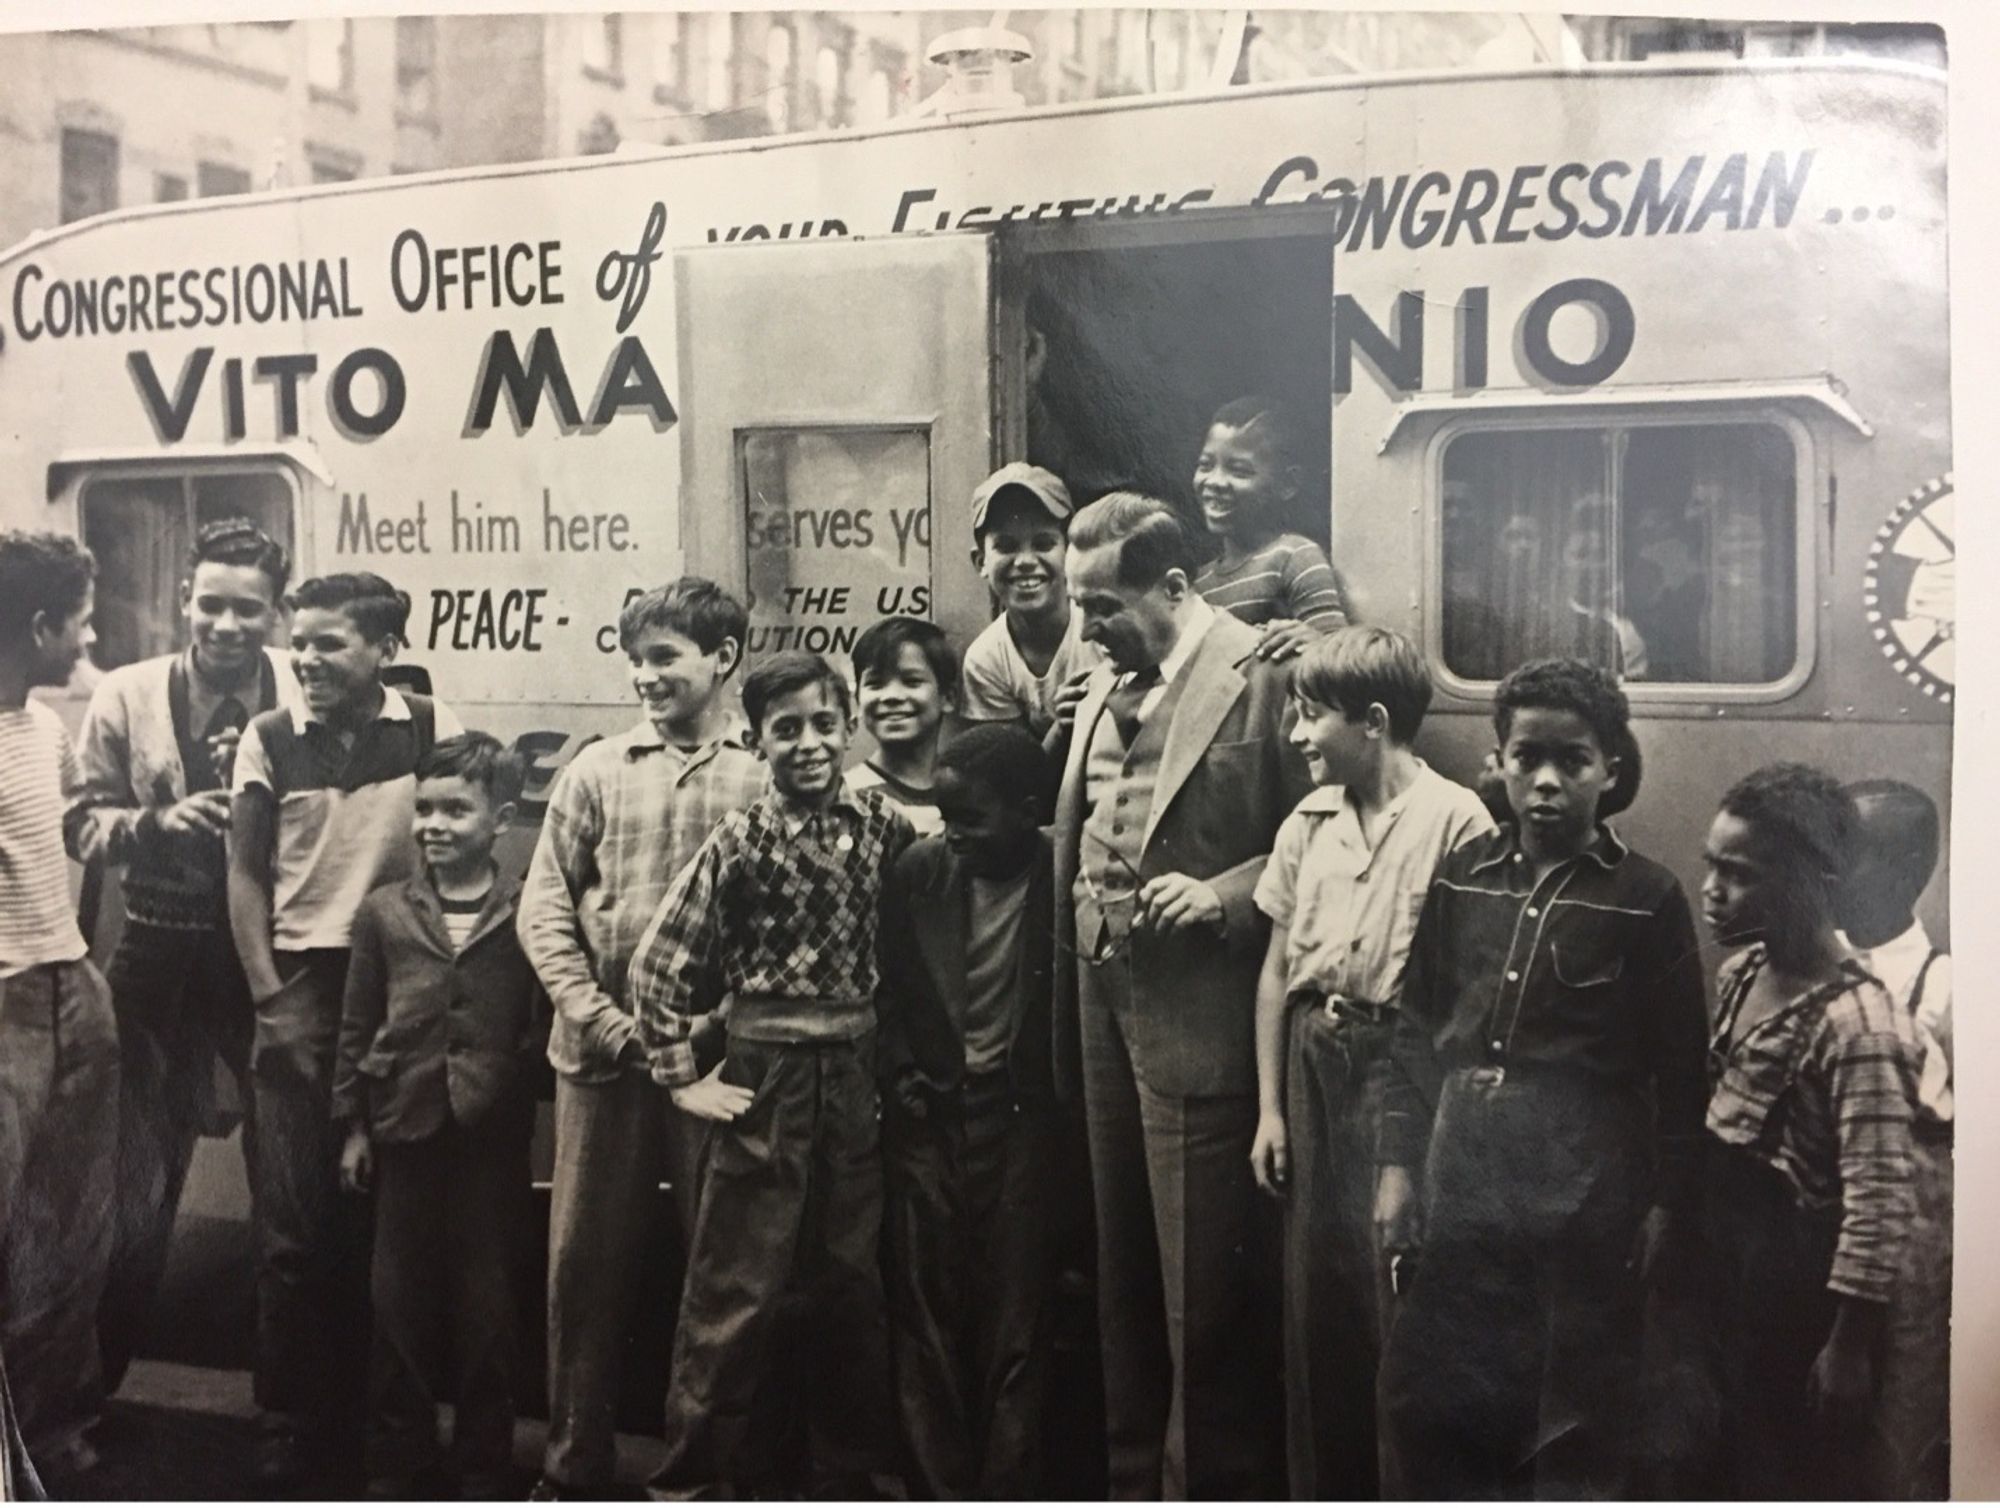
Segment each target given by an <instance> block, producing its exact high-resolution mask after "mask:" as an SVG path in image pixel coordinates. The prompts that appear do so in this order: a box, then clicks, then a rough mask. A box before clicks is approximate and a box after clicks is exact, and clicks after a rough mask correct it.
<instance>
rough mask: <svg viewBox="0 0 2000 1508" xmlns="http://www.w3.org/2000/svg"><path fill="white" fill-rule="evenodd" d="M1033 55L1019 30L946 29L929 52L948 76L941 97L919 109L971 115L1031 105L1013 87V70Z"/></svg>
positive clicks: (924, 103)
mask: <svg viewBox="0 0 2000 1508" xmlns="http://www.w3.org/2000/svg"><path fill="white" fill-rule="evenodd" d="M1034 55H1035V49H1034V46H1033V44H1031V43H1030V42H1029V41H1028V39H1027V38H1026V37H1024V36H1022V35H1021V34H1020V33H1019V32H1015V31H1008V30H1007V29H1006V28H1005V27H1002V26H968V27H965V28H964V29H962V30H960V31H948V32H946V33H945V34H944V35H943V36H941V37H939V38H938V39H937V40H936V41H935V42H933V43H931V46H930V51H929V52H928V53H927V54H926V56H927V57H929V59H930V60H931V61H932V62H933V63H935V64H937V65H938V66H939V67H940V68H942V69H944V70H945V72H946V73H947V74H949V75H950V77H949V78H947V79H946V81H945V85H944V87H943V88H942V89H940V90H938V92H937V93H935V94H933V95H932V96H930V98H928V99H926V100H925V101H924V102H923V104H921V105H919V106H918V107H917V110H918V113H919V114H924V115H970V114H973V113H975V112H978V111H983V110H1019V109H1021V108H1023V107H1024V106H1025V105H1026V104H1027V101H1026V100H1024V99H1022V98H1021V95H1020V93H1019V91H1017V90H1016V89H1015V88H1014V66H1015V64H1017V63H1025V62H1027V61H1028V60H1029V59H1031V58H1033V57H1034Z"/></svg>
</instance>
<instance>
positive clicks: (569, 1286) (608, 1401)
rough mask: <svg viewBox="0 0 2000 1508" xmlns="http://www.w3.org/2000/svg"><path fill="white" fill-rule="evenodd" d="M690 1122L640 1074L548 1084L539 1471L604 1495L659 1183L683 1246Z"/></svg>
mask: <svg viewBox="0 0 2000 1508" xmlns="http://www.w3.org/2000/svg"><path fill="white" fill-rule="evenodd" d="M702 1135H703V1133H702V1131H701V1129H700V1123H699V1122H697V1121H694V1120H693V1119H692V1118H691V1117H689V1116H687V1115H685V1114H683V1113H682V1112H681V1111H679V1110H677V1109H676V1108H675V1107H674V1104H673V1102H672V1101H671V1100H670V1099H669V1098H668V1097H667V1092H666V1090H664V1089H662V1088H660V1086H659V1085H657V1084H655V1083H654V1082H653V1081H652V1080H651V1079H650V1078H648V1077H647V1076H646V1075H645V1074H644V1073H643V1072H634V1073H626V1074H624V1075H622V1076H621V1077H619V1078H617V1079H614V1080H612V1081H611V1082H609V1083H604V1084H580V1083H577V1082H576V1081H574V1080H572V1079H567V1078H558V1079H557V1080H556V1107H555V1138H556V1165H555V1186H554V1188H553V1189H552V1191H551V1193H550V1202H549V1315H548V1325H549V1437H548V1445H547V1448H546V1450H545V1451H544V1453H543V1457H542V1470H543V1473H544V1474H545V1475H546V1476H548V1477H549V1478H550V1479H551V1480H553V1481H557V1482H561V1483H563V1484H564V1485H566V1486H569V1487H574V1488H605V1487H609V1486H610V1485H611V1479H612V1465H613V1460H614V1453H615V1432H616V1429H617V1418H618V1385H619V1379H620V1376H621V1374H622V1371H623V1368H622V1365H621V1364H622V1361H623V1358H624V1354H625V1346H626V1341H627V1338H628V1336H629V1335H630V1334H631V1330H632V1314H633V1309H634V1306H635V1304H636V1302H637V1294H638V1292H639V1289H640V1286H641V1272H640V1263H641V1262H642V1261H643V1260H644V1258H645V1252H644V1250H643V1247H644V1244H645V1239H646V1236H647V1233H648V1231H649V1230H650V1229H651V1227H652V1211H653V1201H654V1196H655V1193H656V1191H657V1190H658V1188H659V1185H660V1184H661V1182H663V1181H665V1182H668V1183H670V1184H671V1185H672V1186H673V1193H674V1210H675V1213H676V1215H677V1216H678V1217H679V1220H680V1226H681V1236H680V1239H681V1242H682V1245H683V1247H685V1245H686V1242H687V1233H688V1232H690V1231H692V1230H693V1228H694V1213H695V1190H696V1184H697V1179H696V1173H697V1166H698V1160H699V1147H700V1142H701V1137H702Z"/></svg>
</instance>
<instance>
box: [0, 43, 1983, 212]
mask: <svg viewBox="0 0 2000 1508" xmlns="http://www.w3.org/2000/svg"><path fill="white" fill-rule="evenodd" d="M985 19H986V17H985V16H984V14H982V13H979V12H966V11H738V12H730V13H720V14H717V13H702V14H687V13H681V12H671V11H650V12H649V11H638V12H624V13H615V14H582V13H563V14H534V15H497V16H403V17H375V18H362V19H353V20H338V19H316V20H305V21H280V22H244V23H233V24H214V25H178V26H157V27H145V28H139V29H133V30H126V31H69V32H42V33H18V34H11V35H0V85H4V87H0V246H8V245H12V244H13V243H14V242H16V241H18V240H20V239H21V238H23V237H24V236H27V235H29V234H30V233H32V232H34V231H36V230H40V229H45V228H48V227H51V226H55V225H59V224H63V223H66V222H68V221H70V220H75V219H80V218H82V217H83V216H85V215H90V214H96V213H99V212H100V211H103V210H106V209H114V208H118V207H120V206H129V205H138V204H150V203H155V202H161V201H170V200H176V199H185V198H190V197H206V196H209V195H214V194H230V193H243V192H246V191H248V190H250V189H252V188H264V187H269V186H271V185H273V184H299V183H321V182H335V181H340V180H345V179H350V178H360V177H370V176H379V175H383V174H391V173H411V172H423V171H428V170H432V169H439V168H453V167H466V166H473V165H477V164H483V163H496V162H523V161H533V160H537V159H544V158H557V157H571V156H577V155H581V154H588V153H596V152H611V151H619V150H635V149H643V148H648V147H658V146H663V145H665V146H671V145H678V144H683V143H688V142H698V141H709V140H717V139H724V138H733V137H744V136H760V135H766V134H770V133H772V132H785V131H812V130H840V129H848V128H853V127H860V126H868V125H873V124H876V123H879V122H881V121H885V120H889V119H891V118H894V117H898V116H904V115H908V114H910V113H911V112H912V111H916V110H920V109H922V108H923V107H924V102H925V101H926V100H927V99H929V98H930V97H931V96H932V95H933V94H935V93H936V92H937V91H938V90H939V89H941V88H942V87H943V86H944V84H945V73H944V71H943V70H942V69H941V68H939V67H937V66H935V65H933V64H931V63H929V62H928V61H926V51H927V49H928V48H929V46H930V44H931V43H933V42H934V41H936V40H937V38H938V37H939V36H941V35H942V34H944V33H946V32H951V31H956V30H960V29H962V28H964V27H966V26H967V25H968V24H978V23H979V22H982V21H983V20H985ZM1005 24H1006V26H1007V27H1008V29H1010V30H1012V31H1015V32H1017V33H1019V34H1021V35H1022V36H1024V37H1026V38H1027V39H1028V41H1029V43H1030V45H1031V46H1032V48H1033V50H1034V56H1033V58H1032V59H1031V60H1030V61H1028V62H1025V63H1023V64H1021V65H1019V66H1018V67H1017V68H1016V69H1015V72H1014V78H1013V85H1014V89H1015V90H1016V91H1017V92H1018V93H1019V95H1020V97H1021V98H1022V99H1023V100H1024V101H1025V102H1026V103H1028V104H1045V103H1050V102H1058V101H1069V100H1088V99H1100V98H1108V97H1113V96H1119V95H1132V94H1143V93H1152V92H1173V91H1179V90H1184V89H1203V88H1211V87H1218V86H1221V85H1222V84H1223V83H1225V82H1226V81H1234V82H1236V83H1246V82H1255V83H1262V82H1267V81H1271V80H1280V79H1295V78H1308V77H1324V76H1328V75H1338V74H1346V73H1371V72H1380V71H1389V70H1397V69H1415V68H1421V69H1436V68H1462V67H1481V68H1515V67H1535V66H1561V65H1569V64H1575V63H1579V62H1582V61H1584V60H1586V59H1590V58H1599V59H1618V60H1635V61H1636V60H1643V59H1645V58H1647V57H1655V56H1659V55H1661V54H1663V53H1668V52H1677V53H1693V54H1695V55H1699V56H1704V57H1707V56H1718V55H1719V56H1735V57H1756V56H1774V55H1775V56H1791V55H1799V54H1801V53H1814V52H1840V51H1856V50H1860V51H1870V52H1877V53H1885V54H1887V55H1889V56H1895V57H1904V58H1909V59H1913V60H1917V61H1927V62H1936V63H1942V61H1943V42H1942V38H1941V36H1940V34H1938V33H1937V31H1936V29H1935V28H1932V27H1913V26H1861V27H1839V26H1827V25H1813V24H1803V25H1798V24H1791V25H1788V24H1782V23H1747V24H1746V23H1723V22H1705V21H1664V20H1658V19H1649V18H1617V19H1610V18H1603V17H1563V16H1558V15H1548V14H1539V15H1526V14H1508V13H1483V14H1474V13H1453V12H1449V11H1439V12H1434V13H1428V14H1423V13H1413V12H1386V13H1377V12H1367V11H1308V10H1271V11H1251V12H1247V13H1245V12H1229V11H1223V10H1154V11H1145V10H1043V11H1012V12H1008V13H1007V17H1006V22H1005ZM1225 52H1226V53H1227V54H1228V56H1227V57H1226V58H1223V57H1219V54H1222V53H1225Z"/></svg>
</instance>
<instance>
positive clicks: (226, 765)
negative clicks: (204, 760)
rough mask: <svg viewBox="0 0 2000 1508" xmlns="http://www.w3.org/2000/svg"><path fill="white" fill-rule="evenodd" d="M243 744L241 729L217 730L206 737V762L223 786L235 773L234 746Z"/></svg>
mask: <svg viewBox="0 0 2000 1508" xmlns="http://www.w3.org/2000/svg"><path fill="white" fill-rule="evenodd" d="M242 742H243V730H242V729H241V728H217V729H216V730H215V731H214V732H213V733H211V734H209V735H208V762H209V763H210V764H212V765H214V766H215V775H216V778H217V779H218V780H220V781H221V782H222V783H223V784H224V785H227V784H229V779H230V776H232V775H233V774H235V772H236V746H237V745H238V744H240V743H242Z"/></svg>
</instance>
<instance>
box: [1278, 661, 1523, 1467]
mask: <svg viewBox="0 0 2000 1508" xmlns="http://www.w3.org/2000/svg"><path fill="white" fill-rule="evenodd" d="M1430 700H1431V677H1430V672H1429V670H1427V669H1426V668H1425V666H1424V661H1423V656H1422V655H1421V654H1419V653H1418V651H1417V648H1416V646H1415V645H1413V644H1412V643H1410V641H1409V640H1407V639H1405V638H1403V637H1402V635H1400V634H1396V633H1392V632H1390V631H1389V630H1388V629H1384V628H1372V627H1370V628H1338V629H1335V630H1334V631H1333V632H1332V634H1330V635H1329V636H1328V637H1326V638H1324V639H1318V640H1315V641H1314V642H1313V643H1312V645H1311V646H1310V647H1309V648H1308V649H1307V650H1306V651H1305V653H1304V654H1303V655H1302V656H1301V657H1300V658H1299V661H1298V663H1297V666H1296V667H1295V668H1294V670H1293V672H1292V706H1293V710H1294V711H1295V713H1296V715H1297V721H1296V723H1295V724H1294V725H1293V728H1292V732H1291V741H1292V743H1293V745H1294V746H1295V747H1297V748H1298V749H1299V750H1301V751H1302V752H1303V753H1304V754H1305V757H1306V764H1307V767H1308V768H1309V769H1310V770H1311V772H1312V777H1313V782H1314V784H1315V786H1316V787H1317V789H1316V790H1314V791H1313V792H1312V793H1311V794H1310V795H1308V796H1307V797H1306V798H1305V800H1303V801H1302V802H1300V803H1299V806H1298V809H1297V810H1296V811H1294V812H1293V813H1292V815H1291V816H1290V817H1288V818H1286V819H1285V824H1284V826H1282V827H1281V828H1279V829H1278V838H1277V842H1276V844H1275V846H1274V847H1273V848H1272V850H1271V859H1270V862H1269V863H1268V864H1266V865H1265V866H1264V875H1263V878H1262V879H1261V880H1259V881H1258V883H1257V892H1256V900H1257V905H1258V908H1259V909H1260V910H1261V911H1263V912H1264V914H1265V915H1266V916H1268V917H1270V918H1271V939H1270V943H1269V945H1268V947H1267V949H1266V951H1265V955H1264V970H1263V974H1262V977H1261V978H1260V979H1259V981H1258V986H1257V1066H1258V1073H1257V1078H1258V1099H1259V1103H1260V1108H1259V1116H1258V1124H1257V1139H1256V1141H1255V1142H1254V1143H1253V1144H1252V1146H1251V1151H1250V1161H1251V1164H1252V1166H1253V1167H1254V1168H1255V1170H1256V1174H1257V1182H1258V1183H1259V1185H1260V1186H1261V1187H1262V1188H1263V1189H1264V1191H1265V1192H1266V1193H1268V1194H1271V1195H1273V1196H1275V1197H1277V1198H1279V1199H1281V1200H1283V1201H1284V1213H1285V1219H1284V1262H1285V1268H1284V1308H1285V1343H1286V1354H1285V1397H1286V1425H1287V1429H1286V1439H1287V1447H1286V1453H1287V1458H1288V1462H1289V1467H1290V1480H1291V1490H1292V1496H1293V1497H1295V1498H1298V1499H1301V1500H1306V1501H1311V1500H1317V1499H1324V1498H1372V1497H1375V1496H1376V1495H1377V1488H1378V1467H1377V1449H1376V1435H1377V1431H1376V1422H1375V1376H1376V1372H1377V1370H1378V1367H1379V1362H1380V1357H1381V1349H1382V1329H1383V1322H1384V1320H1385V1319H1386V1318H1387V1316H1386V1314H1385V1313H1384V1312H1383V1311H1384V1309H1385V1307H1386V1305H1385V1304H1384V1302H1383V1298H1384V1296H1383V1295H1382V1294H1380V1292H1379V1288H1380V1282H1379V1278H1380V1275H1381V1264H1380V1253H1378V1252H1377V1251H1376V1249H1375V1239H1374V1236H1375V1232H1374V1225H1373V1219H1372V1212H1373V1209H1374V1202H1375V1178H1374V1164H1375V1156H1374V1153H1375V1129H1376V1122H1377V1119H1378V1117H1379V1114H1380V1109H1381V1094H1382V1083H1383V1077H1384V1069H1385V1067H1386V1064H1385V1063H1384V1061H1383V1060H1384V1059H1385V1058H1386V1056H1387V1054H1388V1047H1389V1036H1390V1033H1391V1031H1393V1029H1394V1025H1395V1019H1396V1008H1397V1005H1398V1004H1399V1002H1400V1000H1401V997H1402V990H1403V972H1404V968H1405V966H1406V965H1407V963H1408V961H1409V948H1410V938H1411V934H1412V932H1413V931H1414V929H1415V923H1416V917H1417V913H1418V911H1419V910H1420V909H1421V908H1422V906H1423V903H1424V897H1425V895H1426V894H1427V893H1428V892H1429V890H1430V885H1431V879H1432V877H1433V876H1434V875H1435V874H1436V872H1437V869H1438V866H1439V865H1440V864H1442V863H1443V862H1444V860H1445V857H1446V856H1447V855H1448V854H1450V853H1451V852H1452V850H1453V849H1455V848H1457V847H1458V846H1459V845H1460V844H1461V843H1463V842H1465V841H1467V840H1468V839H1471V838H1476V837H1479V836H1481V835H1482V834H1485V833H1489V832H1491V831H1492V830H1493V822H1492V819H1491V818H1489V817H1488V816H1487V814H1486V808H1485V807H1484V806H1483V805H1481V803H1480V800H1479V797H1478V796H1477V795H1475V794H1474V793H1473V792H1471V791H1469V790H1467V789H1466V788H1465V787H1464V786H1462V785H1457V784H1455V783H1453V782H1452V781H1449V780H1447V779H1445V778H1444V777H1443V776H1442V775H1440V774H1438V773H1437V772H1436V771H1435V770H1433V769H1431V768H1430V766H1429V765H1427V764H1425V763H1424V762H1423V760H1421V759H1419V758H1418V757H1417V756H1416V754H1415V753H1414V752H1413V751H1412V748H1411V745H1412V744H1413V743H1414V741H1415V739H1416V736H1417V731H1418V729H1419V728H1421V727H1422V726H1423V720H1424V713H1425V712H1426V711H1427V710H1429V707H1430Z"/></svg>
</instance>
